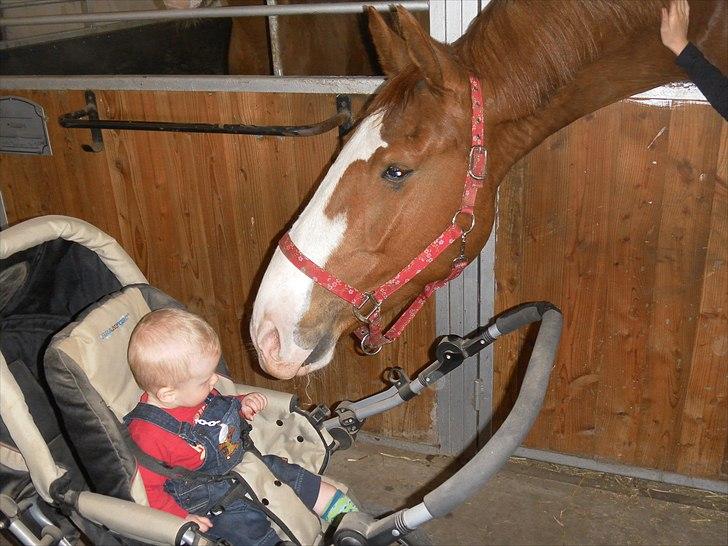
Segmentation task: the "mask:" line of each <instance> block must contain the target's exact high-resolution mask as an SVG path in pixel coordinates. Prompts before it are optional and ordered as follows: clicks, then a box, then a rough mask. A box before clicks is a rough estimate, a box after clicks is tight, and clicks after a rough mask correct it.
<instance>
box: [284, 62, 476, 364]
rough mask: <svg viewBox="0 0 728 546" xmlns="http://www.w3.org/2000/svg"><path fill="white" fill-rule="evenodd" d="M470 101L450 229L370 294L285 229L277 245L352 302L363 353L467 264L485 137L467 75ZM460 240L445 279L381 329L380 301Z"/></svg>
mask: <svg viewBox="0 0 728 546" xmlns="http://www.w3.org/2000/svg"><path fill="white" fill-rule="evenodd" d="M470 102H471V107H472V118H471V145H470V154H469V156H468V173H467V175H466V176H465V187H464V189H463V197H462V201H461V204H460V208H459V209H458V210H457V211H456V212H455V214H454V215H453V217H452V222H451V223H450V225H449V226H448V228H447V229H446V230H445V231H443V232H442V234H441V235H440V236H439V237H438V238H437V239H435V240H434V241H433V242H432V243H430V245H429V246H428V247H427V248H426V249H425V250H423V251H422V252H421V253H420V254H419V255H418V256H417V257H416V258H415V259H414V260H412V261H411V262H410V263H409V264H408V265H407V266H406V267H405V268H404V269H402V271H400V272H399V273H397V274H396V275H395V276H394V277H393V278H391V279H390V280H388V281H387V282H385V283H384V284H383V285H381V286H380V287H379V288H376V289H375V290H373V291H371V292H361V291H359V290H357V289H356V288H354V287H352V286H350V285H349V284H347V283H345V282H344V281H342V280H341V279H339V278H338V277H336V276H335V275H333V274H332V273H329V272H328V271H326V270H325V269H323V268H321V267H319V266H318V265H316V264H315V263H313V262H312V261H311V260H310V259H308V258H307V257H306V256H304V254H303V253H302V252H301V251H300V250H299V249H298V247H297V246H296V245H295V244H294V243H293V240H292V239H291V236H290V235H289V234H288V233H286V234H285V235H284V236H283V237H282V238H281V240H280V242H279V243H278V246H279V247H280V249H281V251H282V252H283V254H284V255H285V256H286V258H288V260H290V262H291V263H292V264H293V265H294V266H295V267H297V268H298V269H299V270H301V271H302V272H303V273H305V274H306V275H307V276H308V277H310V278H311V279H312V280H313V281H314V282H316V283H317V284H319V285H320V286H322V287H323V288H325V289H326V290H328V291H329V292H331V293H333V294H335V295H336V296H338V297H340V298H341V299H343V300H345V301H347V302H349V303H350V304H351V305H352V306H353V312H354V316H355V317H356V318H357V320H358V321H359V322H361V323H362V324H361V326H360V327H358V328H357V329H356V330H355V331H354V334H355V335H356V336H357V337H358V338H359V339H360V340H361V341H360V347H361V350H362V351H363V352H364V353H365V354H367V355H375V354H377V353H378V352H379V351H380V350H381V348H382V347H383V346H384V345H386V344H387V343H391V342H392V341H394V340H395V339H397V338H398V337H399V336H400V335H401V334H402V332H403V331H404V328H405V327H406V326H407V325H408V324H409V323H410V321H411V320H412V319H413V318H414V316H415V315H416V314H417V312H418V311H419V310H420V309H422V307H423V306H424V304H425V302H426V301H427V299H428V298H429V297H430V296H432V294H434V293H435V290H437V289H438V288H440V287H441V286H443V285H444V284H446V283H448V282H449V281H451V280H452V279H454V278H455V277H457V276H458V275H460V273H462V271H463V269H465V266H467V265H468V261H467V258H466V257H465V241H466V239H467V236H468V234H469V233H470V232H471V231H472V230H473V228H474V227H475V213H474V207H475V198H476V196H477V193H478V189H480V188H481V187H482V186H483V179H484V178H485V164H486V159H487V150H486V148H485V145H484V142H485V140H484V135H483V125H484V123H483V93H482V91H481V88H480V82H479V81H478V79H477V78H475V77H474V76H470ZM459 217H463V219H464V217H470V219H469V225H468V227H466V228H461V227H460V225H459V224H458V218H459ZM458 239H460V254H459V255H458V256H457V257H456V258H455V259H454V260H453V262H452V269H451V271H450V274H449V275H448V276H447V277H445V278H444V279H441V280H438V281H433V282H431V283H429V284H427V285H426V286H425V287H424V288H423V289H422V292H420V294H419V295H418V296H417V297H416V298H415V299H414V300H413V301H412V303H410V305H409V307H408V308H407V309H406V310H405V311H404V313H402V314H401V315H400V316H399V318H398V319H397V320H396V321H395V323H394V324H393V325H392V326H391V327H390V328H389V330H388V331H387V332H386V333H384V332H383V331H382V330H383V329H382V316H381V307H382V303H383V302H384V300H386V299H387V298H388V297H389V296H391V295H392V294H394V293H395V292H396V291H397V290H399V289H400V288H401V287H402V286H404V285H405V284H407V283H408V282H409V281H411V280H412V279H413V278H414V277H415V276H416V275H417V274H418V273H420V272H421V271H422V270H423V269H425V268H426V267H427V266H428V265H429V264H431V263H432V262H434V261H435V260H436V259H437V257H438V256H440V254H442V253H443V252H444V251H445V250H446V249H447V248H448V247H449V246H450V245H451V244H452V243H454V242H455V241H457V240H458Z"/></svg>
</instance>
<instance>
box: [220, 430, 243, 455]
mask: <svg viewBox="0 0 728 546" xmlns="http://www.w3.org/2000/svg"><path fill="white" fill-rule="evenodd" d="M235 432H236V428H235V427H231V426H228V425H226V424H223V425H222V426H221V427H220V436H219V437H218V443H219V445H218V449H219V450H220V452H221V453H222V454H223V455H224V456H225V458H226V459H229V458H230V457H232V455H233V453H235V452H236V451H237V450H238V448H239V447H240V446H241V445H242V442H236V441H234V438H235Z"/></svg>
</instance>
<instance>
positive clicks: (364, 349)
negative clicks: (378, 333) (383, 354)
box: [359, 332, 383, 356]
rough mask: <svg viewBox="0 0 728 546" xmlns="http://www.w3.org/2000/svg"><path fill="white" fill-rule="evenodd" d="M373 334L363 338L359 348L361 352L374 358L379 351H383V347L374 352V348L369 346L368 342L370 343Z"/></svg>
mask: <svg viewBox="0 0 728 546" xmlns="http://www.w3.org/2000/svg"><path fill="white" fill-rule="evenodd" d="M371 335H372V334H371V332H369V333H367V334H365V335H364V337H363V338H361V341H360V342H359V348H360V349H361V352H362V353H364V354H365V355H367V356H374V355H375V354H377V353H378V352H379V351H381V350H382V347H383V345H380V346H379V347H377V348H376V349H374V350H372V348H371V347H370V346H369V345H368V344H367V341H369V336H371Z"/></svg>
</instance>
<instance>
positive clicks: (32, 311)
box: [0, 239, 121, 378]
mask: <svg viewBox="0 0 728 546" xmlns="http://www.w3.org/2000/svg"><path fill="white" fill-rule="evenodd" d="M21 268H22V269H21ZM23 269H24V270H25V271H26V277H25V278H24V279H23V282H22V284H21V285H20V286H18V289H17V290H15V291H14V292H13V293H12V294H10V295H9V296H10V297H9V298H8V301H7V303H6V304H5V305H4V306H3V307H2V308H1V309H0V349H1V350H2V353H3V355H4V356H5V360H6V361H7V362H13V361H15V360H19V361H22V362H25V364H26V365H27V366H28V367H29V368H30V370H31V371H32V372H33V375H34V376H35V377H36V378H39V377H40V375H41V374H40V369H41V368H42V364H43V363H42V354H43V350H44V349H45V345H46V344H47V342H48V340H49V339H50V336H52V335H53V334H55V333H56V332H58V331H59V330H60V329H61V328H62V327H63V326H65V325H66V324H68V323H69V322H70V321H71V320H72V319H73V318H74V317H75V316H76V314H78V312H79V311H81V310H82V309H84V308H85V307H86V306H87V305H89V304H90V303H92V302H95V301H97V300H98V299H99V298H101V297H102V296H105V295H106V294H110V293H112V292H115V291H116V290H119V288H121V283H120V282H119V280H118V279H117V278H116V276H115V275H114V274H113V273H111V271H109V269H108V268H107V267H106V265H105V264H104V263H103V262H102V261H101V259H100V258H99V256H98V254H96V253H95V252H93V251H92V250H89V249H88V248H86V247H85V246H82V245H80V244H77V243H74V242H72V241H66V240H64V239H55V240H52V241H47V242H45V243H43V244H40V245H38V246H34V247H32V248H29V249H27V250H24V251H22V252H17V253H15V254H13V255H12V256H10V257H9V258H6V259H3V260H0V271H5V270H9V271H17V272H18V273H20V272H21V271H22V270H23Z"/></svg>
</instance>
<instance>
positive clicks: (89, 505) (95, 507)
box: [66, 491, 218, 546]
mask: <svg viewBox="0 0 728 546" xmlns="http://www.w3.org/2000/svg"><path fill="white" fill-rule="evenodd" d="M73 496H76V498H75V502H69V501H71V500H72V497H73ZM66 501H67V504H69V505H72V506H75V507H76V510H77V511H78V513H79V514H80V515H82V516H83V517H85V518H87V519H90V520H91V521H93V522H95V523H98V524H100V525H103V526H105V527H107V528H108V529H110V530H111V531H114V532H116V533H118V534H120V535H122V536H125V537H129V538H133V539H136V540H140V541H142V542H144V543H146V544H160V545H170V544H171V545H187V546H193V545H194V546H212V545H214V544H218V542H217V541H215V540H212V539H208V538H207V537H205V536H204V535H203V534H202V533H200V532H199V531H198V527H197V524H195V523H191V522H185V521H184V520H183V519H182V518H179V517H177V516H174V515H172V514H168V513H167V512H162V511H161V510H155V509H154V508H150V507H149V506H142V505H140V504H136V503H135V502H132V501H126V500H122V499H117V498H114V497H108V496H106V495H99V494H97V493H90V492H88V491H82V492H81V493H74V492H69V493H67V494H66Z"/></svg>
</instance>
